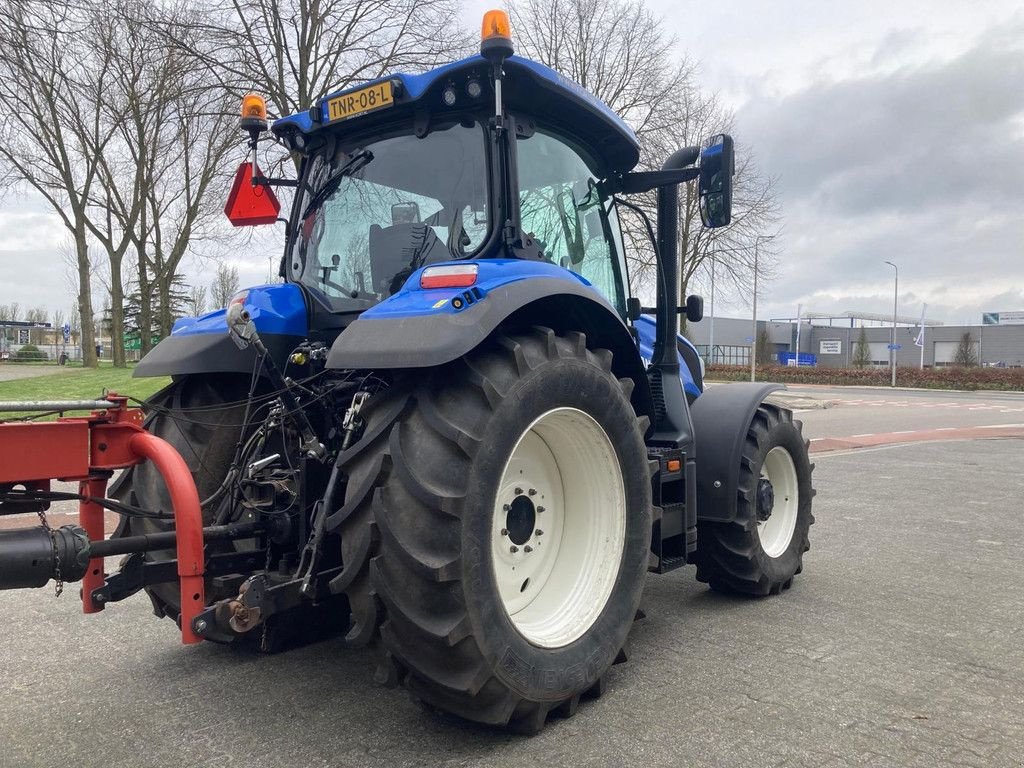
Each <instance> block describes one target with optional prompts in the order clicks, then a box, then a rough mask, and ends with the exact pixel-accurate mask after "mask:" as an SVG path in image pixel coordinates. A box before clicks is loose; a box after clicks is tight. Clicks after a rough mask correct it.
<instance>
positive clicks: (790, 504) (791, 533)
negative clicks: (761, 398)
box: [697, 403, 814, 595]
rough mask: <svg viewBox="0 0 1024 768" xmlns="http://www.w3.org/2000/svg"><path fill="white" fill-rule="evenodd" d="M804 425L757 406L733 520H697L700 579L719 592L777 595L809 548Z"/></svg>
mask: <svg viewBox="0 0 1024 768" xmlns="http://www.w3.org/2000/svg"><path fill="white" fill-rule="evenodd" d="M801 427H802V425H801V424H800V422H798V421H793V416H792V413H791V412H790V411H789V410H787V409H785V408H780V407H778V406H775V405H772V404H770V403H762V404H761V405H760V406H759V407H758V409H757V412H756V413H755V414H754V418H753V420H752V421H751V423H750V427H749V429H748V431H747V437H746V443H745V444H744V448H743V454H742V458H741V459H740V462H741V464H740V480H739V488H738V490H737V499H736V519H735V520H733V521H732V522H728V523H720V522H699V521H698V523H697V579H698V581H703V582H706V583H707V584H708V586H710V587H711V588H712V589H714V590H716V591H718V592H725V593H734V594H745V595H775V594H779V593H780V592H782V590H784V589H789V587H790V586H791V585H792V583H793V577H794V576H795V575H796V574H798V573H800V571H801V570H802V568H803V554H804V552H806V551H807V550H808V549H810V542H809V539H808V530H809V528H810V527H811V524H812V523H813V522H814V515H812V514H811V500H812V498H813V497H814V489H813V488H812V487H811V472H812V470H813V468H814V465H813V464H811V463H810V459H809V458H808V454H807V448H808V445H809V443H808V441H807V440H805V439H804V437H803V434H802V431H801Z"/></svg>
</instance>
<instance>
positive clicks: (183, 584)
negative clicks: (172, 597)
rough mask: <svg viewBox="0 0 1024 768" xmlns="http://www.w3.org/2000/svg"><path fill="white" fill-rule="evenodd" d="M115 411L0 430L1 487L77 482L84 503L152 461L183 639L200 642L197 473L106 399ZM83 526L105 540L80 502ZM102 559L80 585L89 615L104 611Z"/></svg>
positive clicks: (98, 522)
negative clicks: (98, 592) (159, 481)
mask: <svg viewBox="0 0 1024 768" xmlns="http://www.w3.org/2000/svg"><path fill="white" fill-rule="evenodd" d="M106 399H107V400H109V401H110V402H111V407H110V408H108V409H106V410H101V411H94V412H93V413H92V414H91V415H89V416H82V417H67V418H62V419H59V420H58V421H56V422H38V423H36V422H6V423H0V484H24V485H26V487H28V486H29V485H35V486H37V487H38V485H39V483H40V482H41V481H47V482H48V481H49V480H52V479H56V480H66V481H76V480H77V481H78V483H79V493H80V494H81V495H82V496H84V497H86V498H87V499H102V498H104V497H105V496H106V493H107V478H109V476H110V472H111V470H114V469H124V468H126V467H130V466H132V465H133V464H138V463H139V462H142V461H146V460H149V461H152V462H153V464H154V466H155V467H156V469H157V471H158V472H159V473H160V476H161V477H163V479H164V483H165V484H166V485H167V491H168V493H169V495H170V497H171V506H172V507H173V509H174V529H175V532H176V533H177V537H176V540H177V545H176V546H177V552H178V579H179V583H180V588H181V640H182V642H183V643H198V642H200V641H201V640H202V638H201V637H199V636H198V635H196V633H195V632H194V631H193V630H192V620H193V619H194V618H195V617H196V616H197V615H198V614H199V613H200V611H202V609H203V607H204V606H205V604H206V594H205V587H204V582H203V572H204V567H205V557H204V553H203V515H202V509H201V507H200V504H199V492H198V491H197V490H196V485H195V482H194V481H193V479H192V473H191V472H190V471H189V469H188V466H187V465H186V464H185V460H184V459H182V458H181V455H180V454H179V453H178V452H177V451H176V450H175V449H174V447H173V446H172V445H171V444H170V443H167V442H166V441H164V440H161V439H160V438H159V437H156V436H155V435H151V434H149V433H148V432H146V431H145V430H144V429H143V428H142V411H140V410H139V409H138V408H129V407H128V399H127V398H125V397H118V396H117V395H113V394H111V395H108V396H107V398H106ZM78 515H79V524H80V525H81V527H82V528H83V529H85V531H86V533H87V534H88V535H89V540H90V541H101V540H102V539H103V538H104V535H105V534H104V529H103V507H102V506H100V505H99V504H96V503H95V502H92V501H87V500H83V501H81V502H80V504H79V508H78ZM103 581H104V573H103V559H102V558H93V559H92V560H90V561H89V568H88V570H87V571H86V573H85V576H84V577H83V578H82V608H83V610H84V611H85V612H86V613H96V612H97V611H101V610H103V605H102V604H94V603H93V601H92V592H93V590H94V589H96V588H97V587H101V586H103Z"/></svg>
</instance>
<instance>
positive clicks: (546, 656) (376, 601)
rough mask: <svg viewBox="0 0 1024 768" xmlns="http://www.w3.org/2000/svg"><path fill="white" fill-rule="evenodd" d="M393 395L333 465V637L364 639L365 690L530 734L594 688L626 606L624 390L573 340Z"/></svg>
mask: <svg viewBox="0 0 1024 768" xmlns="http://www.w3.org/2000/svg"><path fill="white" fill-rule="evenodd" d="M409 389H410V392H409V393H408V394H407V395H406V396H404V397H403V396H402V395H399V394H397V393H394V392H393V393H392V394H391V395H389V396H388V397H386V398H384V400H383V401H382V402H381V403H380V404H379V406H378V407H377V408H376V409H375V410H374V411H373V412H372V414H371V415H370V417H369V418H368V424H367V429H366V433H365V436H364V440H368V441H369V442H370V444H369V445H368V447H367V449H366V450H363V451H360V452H359V454H358V455H357V456H355V457H354V458H353V459H352V460H351V462H350V463H349V465H348V466H347V467H346V469H347V470H348V471H349V477H350V479H349V483H348V489H347V491H346V503H345V508H344V511H345V514H344V523H343V527H342V529H341V533H342V542H343V561H344V565H345V571H344V572H343V574H342V577H341V579H342V584H344V585H345V587H346V592H347V594H348V596H349V599H350V603H351V605H352V607H353V629H352V632H351V633H350V638H351V639H353V640H356V641H363V642H365V641H369V640H371V639H374V638H375V637H376V635H377V628H378V627H379V639H380V641H381V644H382V645H383V648H384V650H385V652H386V655H387V657H388V658H389V659H390V664H391V665H392V672H388V671H387V670H386V669H385V670H383V672H382V674H381V675H380V676H379V677H380V679H381V680H385V681H386V680H388V679H389V678H391V679H394V680H402V681H403V682H404V684H405V686H406V687H407V688H408V689H409V690H410V691H411V692H412V694H413V695H414V696H415V697H416V698H418V699H419V700H421V701H422V702H423V703H424V704H426V705H428V706H429V707H433V708H437V709H440V710H443V711H446V712H451V713H454V714H456V715H459V716H461V717H464V718H466V719H469V720H474V721H477V722H482V723H488V724H495V725H510V726H511V727H513V728H514V729H516V730H520V731H524V732H528V733H532V732H536V731H537V730H539V729H540V728H541V727H542V726H543V724H544V722H545V720H546V718H547V715H548V713H549V712H550V711H551V710H553V709H556V708H557V709H558V711H559V712H560V713H562V714H566V715H568V714H572V712H574V711H575V708H576V706H577V704H578V702H579V700H580V697H581V695H584V694H586V693H588V692H593V693H595V694H597V693H599V692H600V691H601V686H602V676H603V675H604V674H605V672H606V671H607V669H608V667H609V666H610V665H611V664H612V663H613V661H614V660H615V659H616V657H617V656H618V654H619V653H620V651H621V649H622V647H623V645H624V644H625V642H626V637H627V635H628V633H629V630H630V627H631V625H632V622H633V618H634V616H635V614H636V610H637V607H638V605H639V601H640V594H641V591H642V589H643V584H644V580H645V574H646V570H647V559H648V551H649V548H650V536H651V490H650V480H649V473H648V468H647V460H646V449H645V447H644V442H643V430H644V428H645V426H646V425H645V423H644V421H645V420H641V419H638V418H637V416H636V415H635V413H634V412H633V409H632V406H631V405H630V399H629V393H630V391H631V389H632V382H631V381H628V380H624V381H622V382H620V381H618V380H616V378H615V377H614V376H613V375H612V373H611V354H610V353H609V352H607V351H606V350H596V351H592V350H589V349H587V346H586V339H585V337H584V336H583V334H580V333H572V334H568V335H565V336H559V335H556V334H555V333H554V332H553V331H551V330H548V329H536V330H535V331H534V332H533V333H529V334H523V335H517V336H513V337H499V338H497V339H495V340H493V341H492V342H489V343H487V344H485V345H484V347H482V348H481V349H479V350H477V351H475V352H473V353H471V354H470V355H467V356H466V357H464V358H462V359H460V360H459V361H456V362H455V363H452V364H450V365H448V366H444V367H442V368H440V369H437V370H433V371H430V372H427V373H426V374H425V375H423V377H422V378H421V379H420V381H418V382H417V383H416V384H415V385H413V386H410V388H409ZM396 414H397V415H396ZM389 420H390V422H389V423H387V424H386V426H385V427H384V428H381V423H382V422H388V421H389ZM371 487H372V490H371ZM528 548H529V549H528ZM548 553H551V554H548Z"/></svg>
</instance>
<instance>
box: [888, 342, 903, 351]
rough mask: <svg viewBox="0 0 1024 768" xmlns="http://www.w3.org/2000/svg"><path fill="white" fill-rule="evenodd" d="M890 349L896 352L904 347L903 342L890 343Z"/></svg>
mask: <svg viewBox="0 0 1024 768" xmlns="http://www.w3.org/2000/svg"><path fill="white" fill-rule="evenodd" d="M889 349H891V350H892V351H893V352H896V351H898V350H901V349H903V345H902V344H890V345H889Z"/></svg>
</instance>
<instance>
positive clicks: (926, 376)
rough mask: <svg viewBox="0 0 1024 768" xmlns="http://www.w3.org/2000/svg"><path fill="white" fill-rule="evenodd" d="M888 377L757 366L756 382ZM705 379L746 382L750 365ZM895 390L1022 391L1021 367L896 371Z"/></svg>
mask: <svg viewBox="0 0 1024 768" xmlns="http://www.w3.org/2000/svg"><path fill="white" fill-rule="evenodd" d="M891 377H892V374H891V373H890V371H889V369H888V368H819V367H817V366H800V367H795V366H794V367H787V366H782V365H759V366H757V378H758V380H759V381H777V382H780V383H783V384H832V385H837V384H838V385H847V386H858V385H859V386H875V387H887V386H889V384H890V382H891V380H892V379H891ZM705 378H706V379H709V380H711V381H714V380H716V379H717V380H719V381H748V380H749V379H750V366H747V365H712V366H708V369H707V373H706V374H705ZM896 386H897V387H920V388H922V389H996V390H1007V391H1016V392H1020V391H1024V368H981V367H978V366H972V367H967V368H963V367H953V366H951V367H948V368H925V369H924V370H921V369H919V368H897V369H896Z"/></svg>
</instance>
